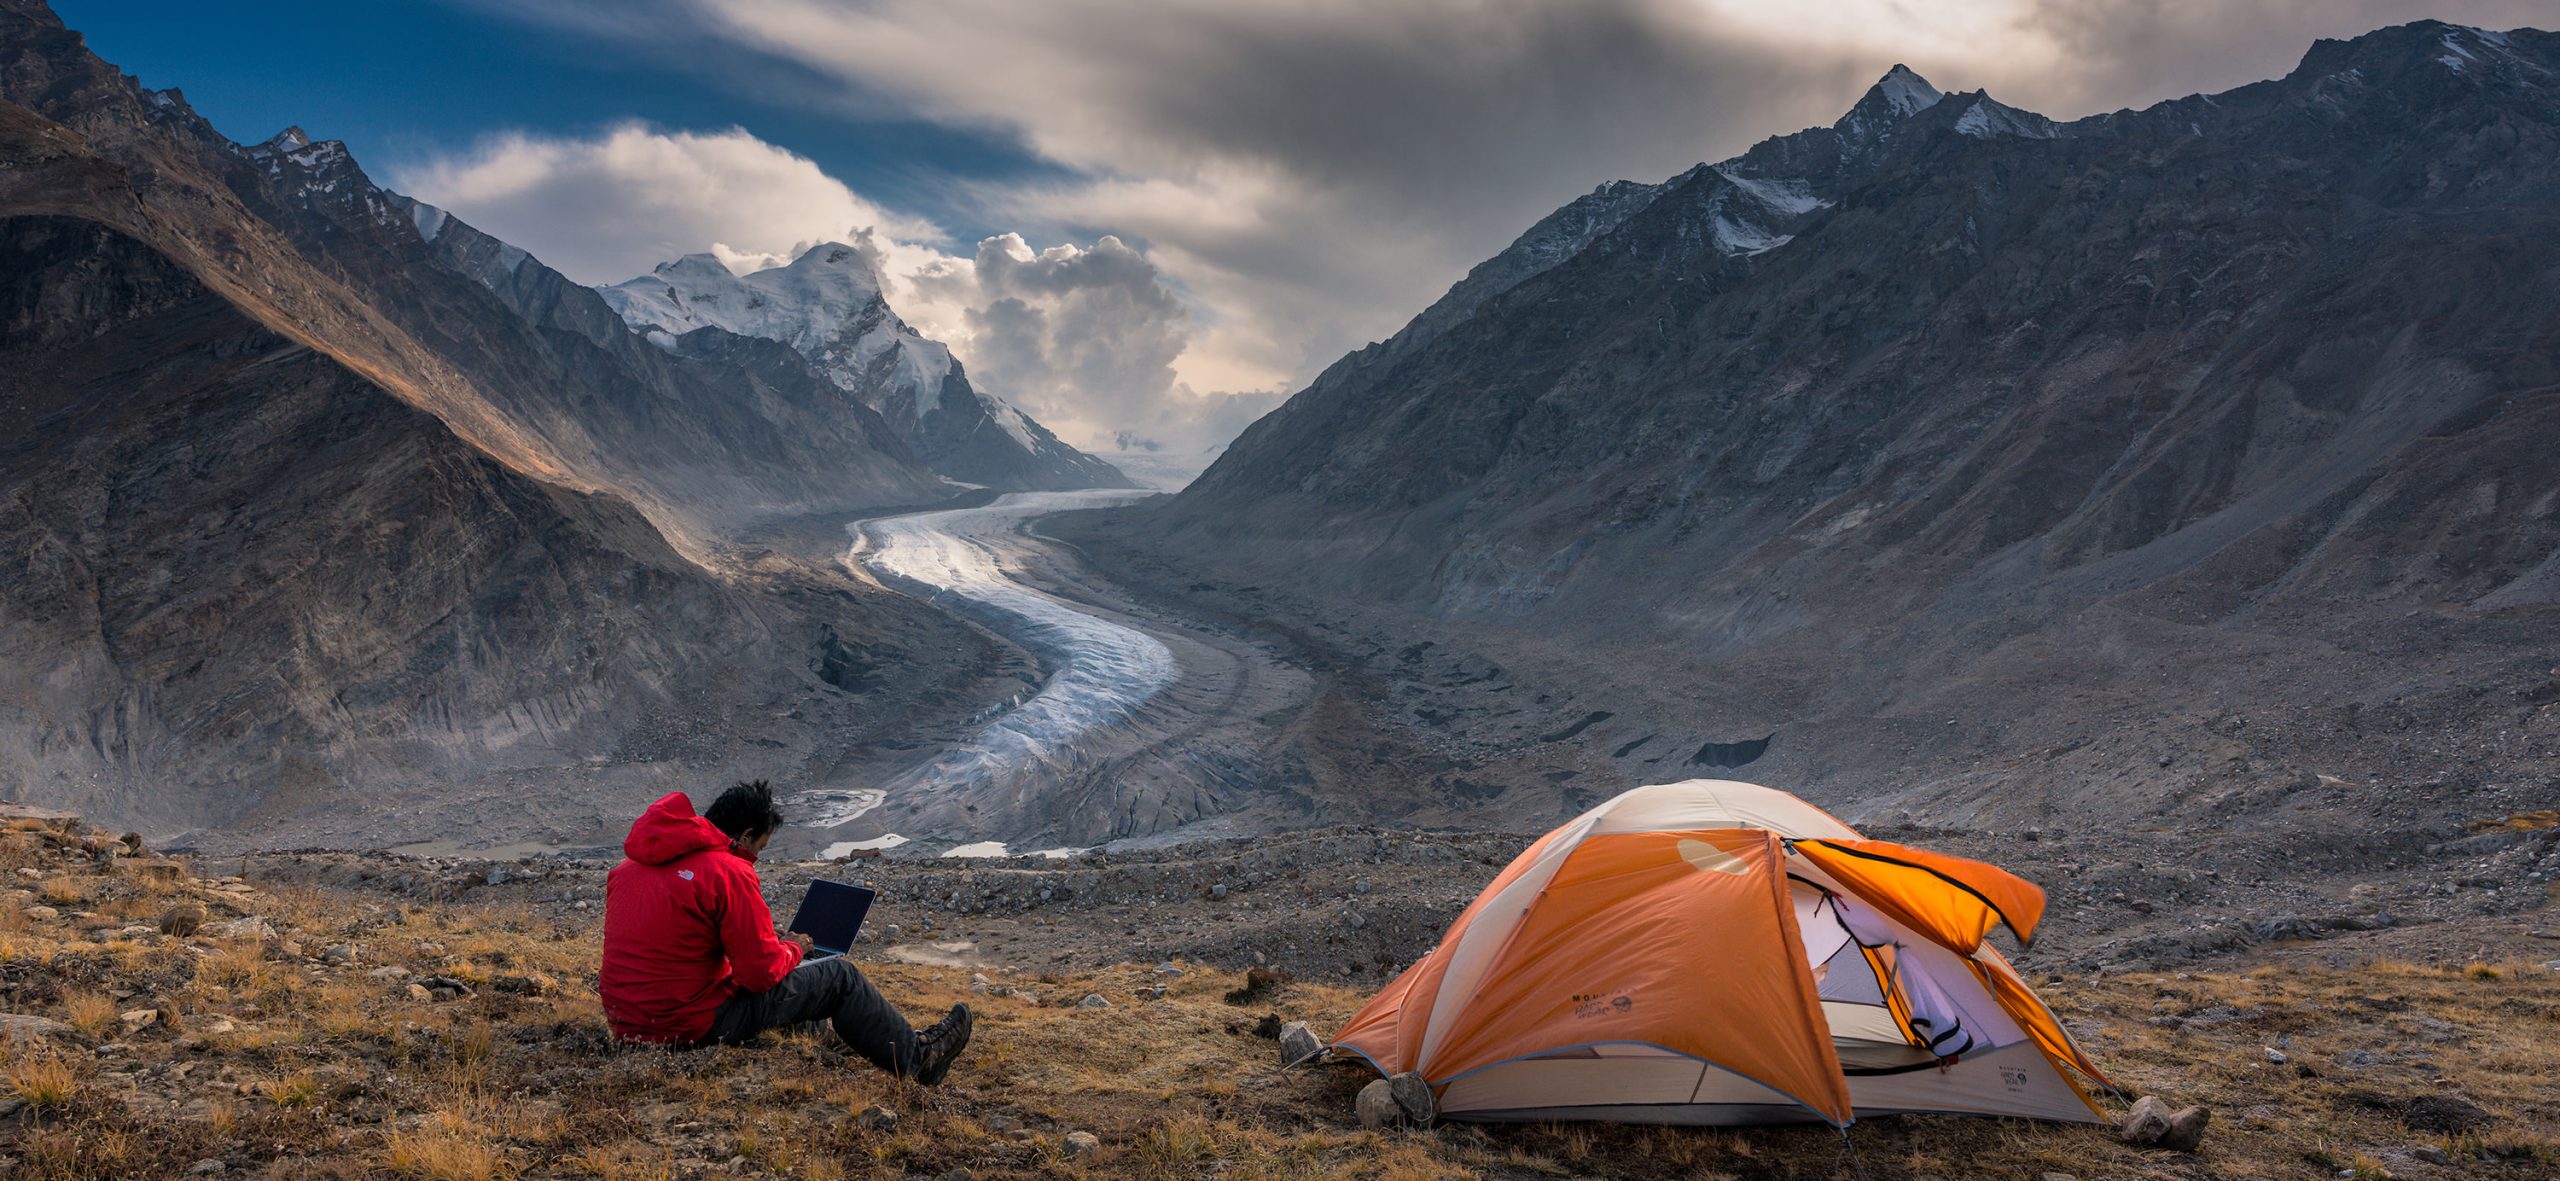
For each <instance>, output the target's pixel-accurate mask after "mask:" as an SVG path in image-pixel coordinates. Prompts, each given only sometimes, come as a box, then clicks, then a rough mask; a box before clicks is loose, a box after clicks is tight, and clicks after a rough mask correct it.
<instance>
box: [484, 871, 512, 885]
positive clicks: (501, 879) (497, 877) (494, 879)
mask: <svg viewBox="0 0 2560 1181" xmlns="http://www.w3.org/2000/svg"><path fill="white" fill-rule="evenodd" d="M481 880H482V881H485V882H487V883H489V884H490V885H492V886H503V885H506V884H507V871H506V868H505V867H504V866H492V867H491V868H490V870H489V873H488V876H486V877H484V878H482V879H481Z"/></svg>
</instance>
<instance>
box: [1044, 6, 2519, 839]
mask: <svg viewBox="0 0 2560 1181" xmlns="http://www.w3.org/2000/svg"><path fill="white" fill-rule="evenodd" d="M2556 182H2560V36H2554V35H2552V34H2546V33H2539V32H2533V31H2525V30H2520V31H2517V32H2514V33H2493V32H2486V31H2480V30H2472V29H2463V28H2456V27H2453V26H2448V25H2443V24H2436V23H2426V22H2422V23H2418V24H2412V25H2407V26H2402V27H2398V28H2391V29H2384V30H2381V31H2378V32H2375V33H2373V34H2370V35H2368V36H2364V37H2361V38H2357V39H2355V40H2353V41H2345V42H2322V43H2320V44H2319V45H2317V46H2315V47H2314V48H2313V49H2312V50H2311V52H2310V53H2309V54H2307V55H2306V56H2305V58H2304V59H2303V61H2302V64H2301V65H2300V67H2299V68H2297V69H2296V70H2295V71H2294V72H2292V73H2291V74H2289V75H2287V76H2286V77H2284V78H2282V79H2278V80H2275V81H2270V82H2264V83H2259V84H2255V85H2251V86H2246V87H2242V88H2240V89H2238V90H2235V91H2231V92H2228V93H2224V94H2218V95H2197V96H2191V97H2188V98H2184V99H2178V100H2175V101H2171V102H2164V103H2161V104H2159V105H2157V106H2153V107H2150V108H2148V109H2145V110H2140V111H2120V112H2116V113H2113V114H2109V115H2102V116H2097V117H2093V118H2089V119H2084V120H2080V121H2077V122H2072V123H2065V124H2056V123H2053V122H2051V121H2048V120H2046V119H2043V118H2042V117H2039V116H2036V115H2033V114H2030V113H2027V112H2023V111H2019V110H2016V109H2014V108H2010V107H2007V106H2004V105H2002V104H2000V103H1998V102H1996V101H1994V100H1992V99H1991V98H1990V97H1988V96H1987V95H1983V94H1980V93H1978V92H1977V93H1969V94H1968V93H1957V94H1945V93H1942V92H1940V91H1938V90H1937V89H1935V88H1934V87H1932V86H1930V85H1929V84H1928V83H1926V82H1924V81H1922V80H1920V79H1919V78H1917V77H1916V76H1915V75H1913V74H1911V73H1910V72H1909V71H1908V70H1903V69H1900V68H1897V69H1896V70H1895V71H1893V72H1892V73H1890V74H1888V75H1886V77H1885V78H1884V79H1882V80H1881V81H1880V82H1879V83H1878V84H1877V85H1876V87H1874V88H1873V89H1872V90H1870V91H1869V92H1868V94H1867V95H1866V96H1865V98H1863V99H1862V100H1861V101H1860V102H1859V103H1858V104H1857V105H1856V107H1855V108H1854V109H1853V110H1852V111H1850V112H1849V113H1848V114H1847V115H1845V116H1844V117H1843V118H1842V119H1841V120H1840V121H1839V122H1838V123H1836V124H1834V125H1833V126H1831V127H1823V128H1814V129H1811V130H1807V131H1803V132H1799V133H1796V134H1793V135H1787V136H1781V137H1778V138H1775V139H1772V140H1769V141H1767V142H1765V143H1762V144H1760V145H1758V146H1757V147H1755V148H1753V149H1752V150H1751V151H1749V152H1747V153H1745V154H1743V155H1741V156H1738V157H1736V158H1733V159H1730V160H1726V161H1722V162H1720V163H1716V164H1713V165H1705V166H1701V167H1699V168H1697V169H1694V170H1692V171H1690V172H1688V173H1684V174H1682V175H1681V176H1678V177H1674V178H1672V179H1671V180H1669V181H1667V182H1665V183H1663V184H1660V185H1633V184H1627V183H1623V182H1621V183H1619V184H1614V185H1610V186H1604V187H1603V188H1601V189H1600V190H1599V191H1597V192H1595V193H1594V194H1592V195H1591V196H1589V197H1586V198H1584V199H1583V200H1581V201H1578V202H1576V203H1575V204H1573V205H1571V206H1568V207H1567V208H1566V209H1565V210H1562V211H1560V212H1559V213H1558V214H1557V215H1556V216H1554V217H1551V218H1549V219H1547V221H1545V222H1542V223H1541V224H1540V225H1539V226H1538V227H1536V228H1535V229H1533V230H1532V231H1531V232H1530V233H1529V234H1527V235H1526V236H1524V237H1523V238H1522V239H1521V240H1520V241H1519V242H1518V243H1516V244H1515V245H1514V246H1513V247H1512V248H1511V249H1510V250H1508V251H1506V252H1505V253H1504V254H1503V255H1501V256H1499V257H1497V258H1496V259H1494V260H1492V261H1489V262H1488V263H1486V264H1485V265H1484V266H1482V267H1480V268H1478V269H1477V271H1476V272H1475V273H1474V274H1472V275H1470V276H1469V277H1468V278H1467V280H1466V281H1464V282H1462V283H1461V284H1459V285H1458V287H1456V288H1454V289H1453V290H1452V291H1451V292H1450V294H1449V296H1448V297H1447V298H1445V299H1443V300H1442V301H1441V302H1440V303H1439V304H1437V305H1435V306H1434V307H1433V308H1432V309H1431V310H1429V311H1427V312H1425V313H1424V314H1423V315H1422V316H1421V317H1419V318H1417V319H1416V320H1415V321H1414V322H1413V324H1412V325H1411V326H1409V327H1408V328H1407V329H1406V330H1405V331H1404V332H1403V333H1400V334H1399V335H1398V336H1396V337H1395V338H1393V339H1391V340H1389V341H1387V342H1385V343H1383V344H1380V345H1375V346H1372V347H1370V348H1368V349H1366V350H1363V351H1362V352H1359V353H1355V354H1353V355H1351V356H1348V357H1346V358H1344V359H1343V360H1341V361H1340V362H1338V363H1337V364H1336V365H1334V366H1333V367H1332V368H1331V369H1329V370H1327V371H1326V372H1325V373H1324V375H1323V376H1322V377H1320V378H1319V379H1318V380H1317V381H1316V382H1315V383H1314V384H1313V385H1312V386H1310V387H1309V388H1308V389H1306V390H1305V391H1303V392H1301V393H1299V394H1298V395H1297V396H1296V397H1294V398H1292V399H1291V400H1290V401H1289V403H1288V404H1286V405H1285V406H1284V407H1282V408H1281V409H1280V410H1279V411H1276V412H1275V413H1273V414H1272V415H1270V416H1269V417H1267V418H1265V419H1264V420H1263V421H1261V422H1259V423H1257V424H1256V425H1255V426H1254V427H1253V428H1252V429H1250V430H1248V431H1247V432H1246V433H1245V435H1244V436H1243V437H1242V438H1241V439H1239V440H1238V441H1237V442H1236V444H1235V445H1234V446H1233V447H1231V448H1230V449H1229V450H1228V452H1227V453H1226V455H1225V456H1224V457H1222V458H1221V459H1220V460H1219V461H1218V463H1217V464H1215V465H1214V466H1213V467H1211V468H1210V470H1209V471H1208V472H1207V473H1206V474H1205V475H1203V476H1202V477H1201V479H1200V480H1199V481H1198V482H1197V483H1196V484H1194V485H1192V486H1191V487H1190V488H1189V489H1188V490H1186V491H1185V492H1184V493H1183V494H1182V495H1181V496H1179V497H1177V498H1175V499H1173V500H1171V501H1170V502H1167V503H1160V504H1159V505H1156V506H1150V507H1143V508H1139V509H1134V510H1129V511H1128V512H1126V513H1124V514H1123V519H1121V520H1119V521H1118V522H1116V523H1099V524H1094V525H1092V526H1090V527H1087V528H1085V530H1084V533H1083V534H1082V535H1080V536H1082V539H1083V540H1085V541H1087V542H1099V543H1107V544H1111V545H1117V546H1119V547H1120V548H1121V549H1123V550H1124V551H1126V552H1128V553H1130V554H1132V555H1134V556H1135V560H1137V561H1140V562H1143V563H1153V564H1157V565H1160V566H1162V567H1164V568H1165V573H1164V574H1163V575H1162V577H1160V578H1158V579H1157V581H1158V583H1159V584H1160V585H1162V586H1164V587H1166V588H1169V589H1168V594H1169V595H1172V596H1173V597H1181V596H1182V595H1185V594H1188V595H1190V596H1191V597H1192V598H1193V599H1194V600H1196V601H1198V602H1201V603H1203V604H1206V608H1205V609H1217V610H1224V611H1227V612H1229V613H1231V614H1236V615H1240V616H1247V617H1255V616H1259V617H1263V618H1276V619H1280V620H1285V621H1288V622H1287V626H1290V627H1293V628H1299V629H1323V628H1333V627H1337V626H1339V627H1344V628H1347V629H1348V631H1349V632H1351V633H1356V635H1355V637H1354V639H1353V640H1352V641H1351V643H1350V646H1352V647H1355V648H1360V647H1366V648H1369V649H1371V650H1383V651H1384V652H1387V653H1390V654H1392V653H1395V652H1396V651H1398V650H1399V649H1402V650H1403V656H1402V657H1401V658H1397V657H1394V656H1392V655H1390V656H1383V657H1380V658H1379V659H1380V661H1381V663H1383V664H1389V665H1392V664H1394V663H1395V662H1396V660H1397V659H1402V660H1404V661H1405V662H1407V663H1417V662H1418V663H1425V664H1440V663H1446V664H1450V665H1452V667H1453V669H1454V668H1455V667H1456V666H1458V665H1468V666H1470V667H1473V668H1475V669H1478V670H1482V669H1486V668H1490V669H1491V670H1492V671H1491V672H1477V673H1463V674H1462V673H1460V672H1457V671H1452V672H1451V673H1449V674H1448V676H1449V679H1448V680H1446V681H1445V682H1443V683H1444V684H1445V685H1447V686H1451V687H1457V686H1463V685H1468V684H1475V683H1478V682H1482V684H1483V686H1484V687H1483V688H1482V689H1481V690H1479V691H1478V692H1480V693H1491V692H1497V691H1506V692H1507V691H1509V690H1511V689H1512V688H1513V687H1515V686H1516V687H1517V690H1518V691H1517V692H1514V693H1512V694H1511V695H1510V696H1508V697H1503V698H1499V699H1496V698H1492V697H1483V698H1481V699H1479V700H1470V701H1468V702H1466V703H1464V704H1463V706H1462V707H1452V706H1451V705H1450V704H1449V703H1446V702H1442V703H1437V704H1434V705H1433V706H1432V708H1433V709H1434V710H1435V711H1436V715H1435V716H1437V717H1439V718H1440V719H1441V721H1440V722H1428V720H1427V719H1426V720H1425V721H1423V722H1416V724H1417V725H1422V724H1429V725H1442V726H1446V727H1449V728H1451V730H1452V732H1453V733H1456V734H1458V735H1459V736H1460V737H1461V738H1464V739H1466V740H1468V741H1469V744H1471V745H1474V746H1476V747H1478V748H1479V749H1482V748H1486V747H1493V746H1502V745H1505V744H1507V746H1508V748H1509V752H1510V753H1509V755H1508V756H1498V755H1494V754H1490V753H1489V754H1488V755H1487V757H1486V758H1485V759H1483V760H1482V761H1481V762H1477V763H1472V764H1470V763H1468V762H1465V761H1461V763H1460V764H1458V765H1457V766H1456V767H1455V768H1454V769H1453V771H1452V772H1451V773H1450V774H1449V775H1446V776H1442V777H1441V778H1442V780H1443V783H1442V786H1441V787H1440V788H1439V789H1438V790H1440V791H1442V792H1443V793H1446V792H1448V791H1454V790H1455V787H1454V785H1453V783H1452V782H1450V781H1454V780H1459V779H1465V780H1472V781H1474V787H1473V788H1472V789H1471V790H1472V791H1473V792H1474V794H1473V796H1471V797H1469V798H1471V799H1479V800H1481V799H1488V798H1492V797H1498V798H1499V801H1500V803H1499V805H1498V806H1499V807H1500V808H1501V810H1502V812H1503V814H1505V815H1516V816H1521V817H1524V818H1526V817H1539V818H1546V817H1553V816H1557V815H1560V814H1563V813H1567V812H1569V811H1571V810H1572V808H1574V807H1575V806H1576V803H1575V799H1574V793H1575V792H1590V793H1596V794H1597V795H1606V794H1608V792H1609V791H1612V790H1615V789H1617V788H1620V787H1624V786H1627V785H1630V784H1633V783H1636V782H1643V781H1647V780H1648V779H1655V780H1658V779H1661V778H1665V777H1669V776H1670V774H1671V773H1672V772H1674V771H1676V770H1677V769H1678V768H1679V767H1681V766H1693V765H1694V766H1718V765H1722V766H1730V765H1736V764H1737V763H1739V762H1741V761H1744V760H1746V759H1752V758H1757V759H1762V760H1765V761H1764V762H1759V763H1754V764H1753V771H1754V773H1755V774H1760V775H1763V776H1764V777H1766V778H1769V779H1770V780H1772V781H1776V782H1785V783H1788V784H1790V785H1797V786H1800V787H1802V788H1803V789H1804V790H1807V791H1808V793H1809V794H1813V795H1815V796H1817V797H1819V798H1822V799H1824V800H1825V801H1826V802H1830V803H1834V804H1837V805H1839V806H1842V807H1848V808H1859V809H1873V810H1874V813H1873V814H1882V813H1886V812H1889V811H1891V810H1893V809H1904V808H1907V809H1916V810H1918V811H1919V812H1921V813H1922V814H1923V815H1925V816H1928V817H1930V818H1933V819H1937V820H1943V821H1948V822H1957V823H1967V824H1981V825H2034V824H2045V825H2048V826H2050V825H2053V824H2074V825H2077V824H2098V823H2105V824H2111V825H2121V824H2126V823H2135V824H2185V825H2194V824H2214V825H2238V826H2240V827H2243V828H2247V829H2252V830H2265V829H2268V828H2270V827H2275V828H2283V829H2286V830H2288V831H2301V830H2304V829H2308V830H2309V831H2313V832H2324V833H2330V834H2332V835H2336V834H2344V833H2352V832H2357V831H2359V830H2360V829H2361V828H2362V827H2363V826H2365V825H2366V824H2367V823H2368V821H2369V817H2368V816H2367V815H2366V810H2367V809H2368V808H2377V807H2381V806H2382V805H2384V804H2385V802H2386V801H2387V802H2389V803H2390V806H2391V808H2392V809H2398V808H2401V807H2403V806H2405V803H2406V801H2408V800H2410V799H2412V798H2415V797H2425V800H2426V802H2425V803H2424V804H2423V805H2421V808H2422V810H2424V811H2426V812H2427V813H2428V816H2427V818H2426V820H2425V823H2426V824H2430V825H2436V824H2442V823H2444V822H2445V821H2446V820H2449V819H2452V818H2454V817H2456V816H2459V815H2461V814H2462V813H2463V812H2465V811H2468V812H2469V813H2470V814H2472V815H2478V814H2483V813H2489V812H2494V811H2498V810H2503V809H2501V808H2498V807H2495V806H2493V803H2492V802H2493V801H2506V800H2508V798H2509V797H2511V796H2517V795H2522V796H2536V795H2541V794H2547V791H2548V786H2549V785H2550V784H2551V783H2553V782H2554V781H2555V780H2560V715H2555V714H2554V713H2553V712H2552V711H2551V710H2550V709H2549V708H2548V706H2549V704H2550V703H2551V702H2552V701H2553V700H2555V694H2554V690H2553V685H2554V684H2555V683H2556V682H2555V681H2554V679H2553V672H2552V665H2553V663H2554V662H2553V659H2552V656H2553V650H2552V648H2551V646H2550V644H2549V643H2548V642H2547V637H2548V636H2549V635H2550V634H2552V631H2553V628H2554V627H2555V626H2560V581H2555V578H2560V498H2555V495H2554V493H2553V489H2554V488H2555V487H2560V450H2555V449H2554V448H2552V447H2551V446H2550V445H2549V441H2550V440H2551V439H2552V438H2553V437H2555V431H2560V384H2555V381H2556V380H2560V369H2556V368H2555V358H2560V339H2555V337H2554V336H2553V334H2552V323H2551V318H2550V316H2549V315H2548V309H2549V308H2550V307H2552V306H2553V304H2554V300H2555V298H2560V247H2555V246H2554V245H2553V244H2554V243H2560V204H2555V202H2554V201H2553V199H2552V194H2553V193H2555V192H2560V183H2556ZM1184 587H1188V588H1189V590H1188V591H1183V590H1181V588H1184ZM1346 621H1348V622H1346ZM1418 640H1429V641H1432V642H1433V643H1436V644H1437V645H1439V646H1438V647H1437V648H1436V649H1430V648H1426V647H1418V646H1416V643H1417V641H1418ZM1426 651H1427V652H1428V653H1429V654H1428V655H1427V656H1426V655H1423V654H1424V653H1425V652H1426ZM1417 708H1419V706H1417ZM1415 717H1416V718H1419V717H1420V715H1415ZM1452 717H1455V718H1456V719H1457V720H1455V721H1451V720H1450V719H1451V718H1452ZM1505 719H1508V720H1505ZM1406 720H1407V721H1408V722H1413V721H1415V719H1414V718H1408V719H1406ZM1577 722H1579V724H1577ZM1471 723H1472V732H1469V731H1470V725H1471ZM1542 735H1546V736H1551V737H1539V736H1542ZM1764 739H1765V740H1766V742H1765V744H1764V743H1763V741H1762V740H1764ZM1529 747H1539V748H1541V749H1537V750H1535V751H1534V752H1530V751H1525V750H1524V749H1523V748H1529ZM2217 752H2218V753H2217ZM2324 777H2325V778H2324ZM1565 780H1571V781H1572V786H1571V787H1570V788H1559V787H1558V786H1557V784H1559V783H1562V782H1564V781H1565ZM1488 781H1490V782H1488ZM2331 781H2335V784H2334V789H2333V785H2332V783H2331ZM1445 798H1447V799H1455V798H1456V797H1454V796H1448V797H1445ZM2448 802H2449V803H2452V804H2454V805H2456V806H2454V807H2450V808H2446V807H2442V806H2441V805H2442V804H2444V803H2448ZM2397 822H2398V821H2397V818H2396V816H2392V817H2386V818H2385V820H2384V823H2385V824H2386V825H2394V824H2396V823H2397Z"/></svg>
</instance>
